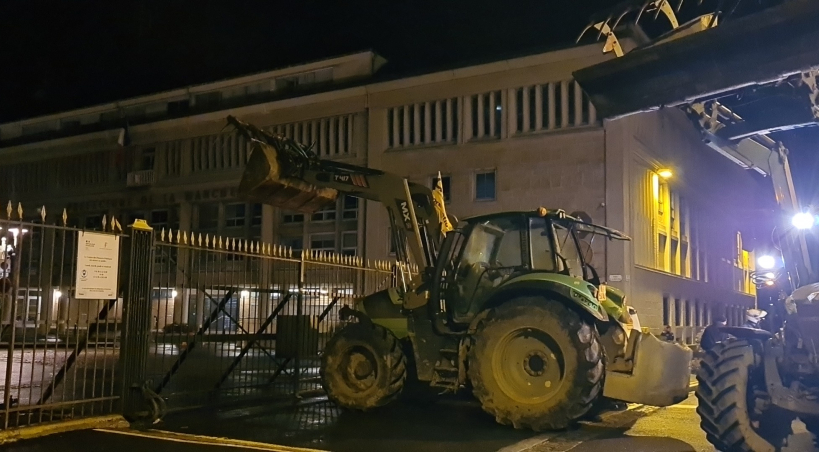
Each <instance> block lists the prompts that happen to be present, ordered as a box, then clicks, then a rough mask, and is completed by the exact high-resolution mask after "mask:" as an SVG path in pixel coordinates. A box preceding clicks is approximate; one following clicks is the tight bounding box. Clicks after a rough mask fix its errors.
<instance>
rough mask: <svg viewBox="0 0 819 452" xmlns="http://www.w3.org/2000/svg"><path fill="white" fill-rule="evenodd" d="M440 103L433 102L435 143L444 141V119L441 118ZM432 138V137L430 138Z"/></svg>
mask: <svg viewBox="0 0 819 452" xmlns="http://www.w3.org/2000/svg"><path fill="white" fill-rule="evenodd" d="M441 102H443V101H440V100H439V101H435V138H434V140H435V142H437V143H440V142H442V141H444V128H443V124H444V118H443V117H441V115H442V114H443V112H442V109H441ZM430 138H432V137H430Z"/></svg>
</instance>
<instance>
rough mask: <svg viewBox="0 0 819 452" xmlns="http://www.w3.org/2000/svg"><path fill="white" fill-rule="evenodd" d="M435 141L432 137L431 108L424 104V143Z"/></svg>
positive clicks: (426, 103)
mask: <svg viewBox="0 0 819 452" xmlns="http://www.w3.org/2000/svg"><path fill="white" fill-rule="evenodd" d="M433 141H435V139H434V137H433V136H432V108H431V105H430V103H429V102H425V103H424V141H423V142H424V143H432V142H433Z"/></svg>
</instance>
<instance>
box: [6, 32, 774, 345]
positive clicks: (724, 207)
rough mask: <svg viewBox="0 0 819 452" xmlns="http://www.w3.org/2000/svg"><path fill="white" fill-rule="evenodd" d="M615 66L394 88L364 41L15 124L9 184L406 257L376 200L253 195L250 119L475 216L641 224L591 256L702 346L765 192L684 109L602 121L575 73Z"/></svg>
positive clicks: (210, 225) (552, 64)
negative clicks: (355, 47)
mask: <svg viewBox="0 0 819 452" xmlns="http://www.w3.org/2000/svg"><path fill="white" fill-rule="evenodd" d="M605 58H609V57H608V56H605V55H603V54H602V53H601V51H600V48H599V47H598V46H581V47H572V48H567V49H562V50H556V51H552V52H548V53H541V54H535V55H528V56H523V57H519V58H514V59H508V60H502V61H494V62H489V63H486V64H479V65H473V66H465V67H458V68H455V69H451V70H447V71H440V72H433V73H428V74H423V75H418V76H411V77H403V78H395V79H391V80H386V79H384V77H379V72H378V71H379V69H380V68H381V66H382V65H383V63H384V60H383V59H382V58H380V57H379V56H378V55H376V54H374V53H372V52H362V53H358V54H353V55H347V56H342V57H338V58H333V59H329V60H324V61H318V62H314V63H309V64H305V65H301V66H296V67H290V68H286V69H281V70H275V71H270V72H266V73H261V74H255V75H251V76H247V77H240V78H235V79H230V80H224V81H221V82H216V83H211V84H207V85H201V86H192V87H187V88H181V89H178V90H175V91H171V92H165V93H158V94H155V95H150V96H143V97H140V98H135V99H128V100H123V101H120V102H116V103H112V104H108V105H101V106H97V107H91V108H85V109H80V110H75V111H67V112H62V113H59V114H54V115H50V116H46V117H40V118H33V119H28V120H23V121H18V122H14V123H7V124H0V157H2V158H0V196H2V197H5V198H8V199H10V200H13V201H14V202H17V201H21V202H23V203H24V204H34V205H40V204H44V205H45V206H46V207H47V208H50V209H53V208H57V209H60V210H61V209H62V208H63V207H67V208H68V211H69V212H70V214H69V217H70V221H69V222H72V221H73V222H74V223H75V224H77V225H79V226H84V227H87V228H90V229H94V228H97V227H98V225H99V224H100V223H101V221H102V218H103V216H106V217H107V218H110V217H111V216H115V217H116V218H118V219H120V222H122V223H123V224H126V223H130V222H131V221H132V220H133V219H136V218H144V219H146V220H147V221H148V222H149V224H151V225H152V226H153V227H154V228H156V229H158V230H161V229H163V228H165V229H173V230H179V229H182V230H186V231H187V230H193V231H197V232H202V233H206V232H207V233H213V234H218V235H220V236H227V237H242V238H249V239H253V240H261V241H264V242H268V243H277V244H282V245H286V246H289V247H292V248H293V249H294V250H300V249H306V248H309V249H316V250H326V251H333V252H337V253H342V254H347V255H356V256H361V257H364V258H368V259H389V257H390V254H391V250H390V248H391V246H390V243H389V239H388V237H389V225H388V221H387V215H386V212H385V211H384V209H383V207H381V206H379V205H377V204H375V203H372V202H363V201H360V200H358V199H356V198H350V197H341V198H340V199H339V200H338V202H337V204H336V206H335V208H329V209H325V210H323V211H321V212H315V213H313V214H309V215H305V214H301V213H295V212H285V211H279V210H277V209H275V208H273V207H270V206H266V205H259V204H252V203H247V202H245V201H244V200H242V199H239V198H238V197H237V192H236V188H237V186H238V181H239V178H240V176H241V173H242V170H243V165H244V162H245V160H246V158H247V150H248V145H247V143H246V142H245V141H244V139H243V138H242V137H240V136H239V135H238V134H236V133H235V132H234V131H232V130H227V129H226V128H225V125H226V122H225V118H226V116H227V115H234V116H237V117H239V118H240V119H242V120H245V121H248V122H251V123H253V124H256V125H258V126H260V127H263V128H265V129H267V130H271V131H273V132H276V133H281V134H284V135H287V136H289V137H292V138H295V139H297V140H299V141H301V142H304V143H315V150H316V151H317V153H318V154H319V155H320V156H321V157H322V158H328V159H333V160H338V161H342V162H346V163H351V164H355V165H363V166H369V167H372V168H377V169H382V170H385V171H389V172H393V173H396V174H399V175H401V176H405V177H407V178H408V179H410V180H412V181H415V182H419V183H424V184H432V182H433V178H434V177H436V176H437V174H438V172H439V171H440V173H441V174H442V176H443V182H444V188H445V196H446V198H447V199H446V201H447V209H448V211H449V212H451V213H453V214H455V215H456V216H457V217H460V218H464V217H468V216H472V215H479V214H484V213H489V212H494V211H502V210H530V209H535V208H537V207H539V206H546V207H549V208H562V209H565V210H566V211H567V212H581V213H582V214H584V215H587V216H588V218H590V219H591V221H593V222H595V223H599V224H604V225H607V226H609V227H613V228H616V229H619V230H622V231H624V232H625V233H626V234H628V235H630V236H631V237H632V238H633V241H632V242H629V243H603V242H597V243H593V249H594V252H595V258H594V263H595V266H596V267H597V269H598V271H599V273H600V274H601V275H604V277H605V279H606V280H607V281H608V282H609V284H612V285H615V286H619V287H622V288H624V289H625V290H626V293H627V296H628V299H629V300H630V304H632V305H634V306H635V307H636V308H637V310H638V312H640V314H641V319H642V322H643V325H644V326H648V327H650V328H652V329H654V330H659V329H660V328H662V326H663V325H665V324H668V325H671V326H673V327H677V328H678V332H679V334H680V335H682V336H683V337H686V338H688V339H686V340H690V339H692V338H693V336H694V335H695V334H696V332H697V329H698V328H701V327H702V326H704V325H706V324H707V323H708V322H709V321H710V319H711V316H712V315H713V314H714V313H726V314H728V315H729V317H731V321H732V322H735V323H736V322H739V321H741V312H742V310H744V309H745V308H747V307H749V306H751V305H753V299H754V288H753V285H752V284H751V283H750V278H749V272H750V271H751V270H752V269H753V256H752V246H751V245H749V244H745V243H743V240H742V237H743V231H742V230H741V228H740V225H739V224H738V222H737V221H736V220H735V218H736V217H737V216H736V215H734V213H733V212H734V209H737V208H742V202H741V201H738V200H737V199H736V198H738V196H732V193H749V192H756V191H758V190H759V187H758V186H757V185H756V182H755V181H754V180H753V179H752V177H751V176H750V175H749V174H746V173H744V172H743V170H742V169H740V168H737V167H736V166H733V165H731V164H730V163H728V162H724V161H723V160H724V159H723V158H721V157H720V156H718V155H717V154H716V153H714V152H713V151H711V150H710V149H709V148H707V146H705V145H704V144H703V143H702V142H701V140H700V138H699V134H698V132H697V130H696V129H695V127H694V126H693V125H692V124H691V123H690V122H689V120H688V118H686V117H685V115H684V114H683V113H682V112H680V111H677V110H667V111H666V110H664V111H660V112H651V113H643V114H639V115H634V116H630V117H627V118H624V119H619V120H616V121H611V122H608V121H607V122H605V123H603V122H601V121H600V120H599V119H598V118H597V116H596V113H595V109H594V106H593V105H592V104H591V103H590V102H589V101H588V99H587V98H586V97H585V95H584V94H583V92H582V90H581V89H580V88H579V86H578V85H577V83H575V82H574V81H573V80H572V75H571V74H572V72H573V71H575V70H577V69H579V68H582V67H585V66H588V65H591V64H594V63H597V62H600V61H603V60H604V59H605ZM118 141H120V142H121V143H122V144H123V145H120V144H119V143H118ZM123 141H125V142H123ZM661 169H666V170H670V172H671V173H672V174H673V175H671V177H667V178H664V177H663V175H664V176H668V174H667V173H666V172H663V171H660V170H661ZM661 174H662V175H661ZM52 211H53V210H52Z"/></svg>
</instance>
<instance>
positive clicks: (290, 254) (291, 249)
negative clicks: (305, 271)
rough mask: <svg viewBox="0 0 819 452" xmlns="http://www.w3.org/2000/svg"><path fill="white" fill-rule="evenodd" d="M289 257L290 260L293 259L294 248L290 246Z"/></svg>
mask: <svg viewBox="0 0 819 452" xmlns="http://www.w3.org/2000/svg"><path fill="white" fill-rule="evenodd" d="M287 257H288V258H292V257H293V247H292V246H288V247H287Z"/></svg>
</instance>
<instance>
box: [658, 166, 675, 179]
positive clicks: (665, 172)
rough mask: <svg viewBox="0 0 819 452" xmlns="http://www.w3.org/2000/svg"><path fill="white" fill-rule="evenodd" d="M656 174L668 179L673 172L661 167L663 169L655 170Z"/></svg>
mask: <svg viewBox="0 0 819 452" xmlns="http://www.w3.org/2000/svg"><path fill="white" fill-rule="evenodd" d="M657 175H659V176H660V177H662V178H663V179H668V178H669V177H671V176H673V175H674V173H673V172H672V171H671V170H670V169H668V168H663V169H660V170H657Z"/></svg>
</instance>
